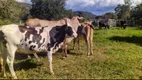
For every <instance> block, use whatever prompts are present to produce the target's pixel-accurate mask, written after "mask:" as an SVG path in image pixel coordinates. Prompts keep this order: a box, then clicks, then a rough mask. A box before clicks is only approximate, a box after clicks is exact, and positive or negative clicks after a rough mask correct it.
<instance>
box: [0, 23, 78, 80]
mask: <svg viewBox="0 0 142 80" xmlns="http://www.w3.org/2000/svg"><path fill="white" fill-rule="evenodd" d="M66 37H77V33H76V31H75V30H74V29H73V28H72V26H71V25H70V24H69V23H67V22H66V24H65V25H62V26H60V25H56V26H52V27H51V26H44V27H41V26H40V27H29V26H22V27H21V26H19V25H17V24H10V25H4V26H2V27H1V28H0V45H1V46H0V51H1V54H2V57H1V65H2V67H1V69H2V70H1V71H2V75H3V76H6V75H5V64H6V62H7V64H8V67H9V69H10V72H11V75H12V77H13V78H14V79H17V76H16V74H15V71H14V69H13V62H14V57H15V52H16V50H17V48H19V47H21V48H24V49H28V50H31V51H35V52H40V51H42V50H45V51H46V52H47V57H48V62H49V69H50V73H51V74H52V75H54V72H53V69H52V54H53V53H54V52H55V51H57V50H58V49H59V48H60V47H61V46H62V45H63V41H64V39H65V38H66Z"/></svg>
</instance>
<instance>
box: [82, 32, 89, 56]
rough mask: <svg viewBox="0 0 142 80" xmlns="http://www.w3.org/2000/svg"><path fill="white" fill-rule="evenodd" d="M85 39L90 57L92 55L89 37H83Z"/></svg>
mask: <svg viewBox="0 0 142 80" xmlns="http://www.w3.org/2000/svg"><path fill="white" fill-rule="evenodd" d="M83 37H84V40H85V43H86V45H87V56H89V55H90V46H89V37H88V36H87V35H83Z"/></svg>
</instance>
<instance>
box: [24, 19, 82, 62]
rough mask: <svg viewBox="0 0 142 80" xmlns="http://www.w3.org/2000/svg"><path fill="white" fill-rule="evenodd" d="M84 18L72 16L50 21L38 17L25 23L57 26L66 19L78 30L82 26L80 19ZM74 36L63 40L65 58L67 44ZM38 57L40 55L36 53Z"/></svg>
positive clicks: (64, 56)
mask: <svg viewBox="0 0 142 80" xmlns="http://www.w3.org/2000/svg"><path fill="white" fill-rule="evenodd" d="M81 19H83V17H79V16H74V17H72V18H71V19H70V18H64V19H61V20H59V21H48V20H41V19H38V18H34V19H29V20H27V21H26V22H25V25H27V26H30V27H36V26H53V25H54V26H55V25H63V24H65V21H67V22H68V23H69V24H70V25H71V26H72V27H73V28H74V30H75V31H76V32H77V31H78V28H79V27H80V26H81V24H80V22H79V20H81ZM73 39H74V38H73V37H66V38H65V40H64V41H63V46H62V51H63V59H64V58H66V57H67V44H68V43H70V42H71V41H72V40H73ZM34 56H35V57H36V58H38V56H37V55H36V54H34Z"/></svg>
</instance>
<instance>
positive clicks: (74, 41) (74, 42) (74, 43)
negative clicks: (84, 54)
mask: <svg viewBox="0 0 142 80" xmlns="http://www.w3.org/2000/svg"><path fill="white" fill-rule="evenodd" d="M76 39H77V38H75V39H73V50H74V49H75V45H76Z"/></svg>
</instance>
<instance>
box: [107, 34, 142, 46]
mask: <svg viewBox="0 0 142 80" xmlns="http://www.w3.org/2000/svg"><path fill="white" fill-rule="evenodd" d="M109 39H110V40H114V41H120V42H128V43H134V44H136V45H139V46H142V36H132V37H129V36H125V37H122V36H113V37H111V38H109Z"/></svg>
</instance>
